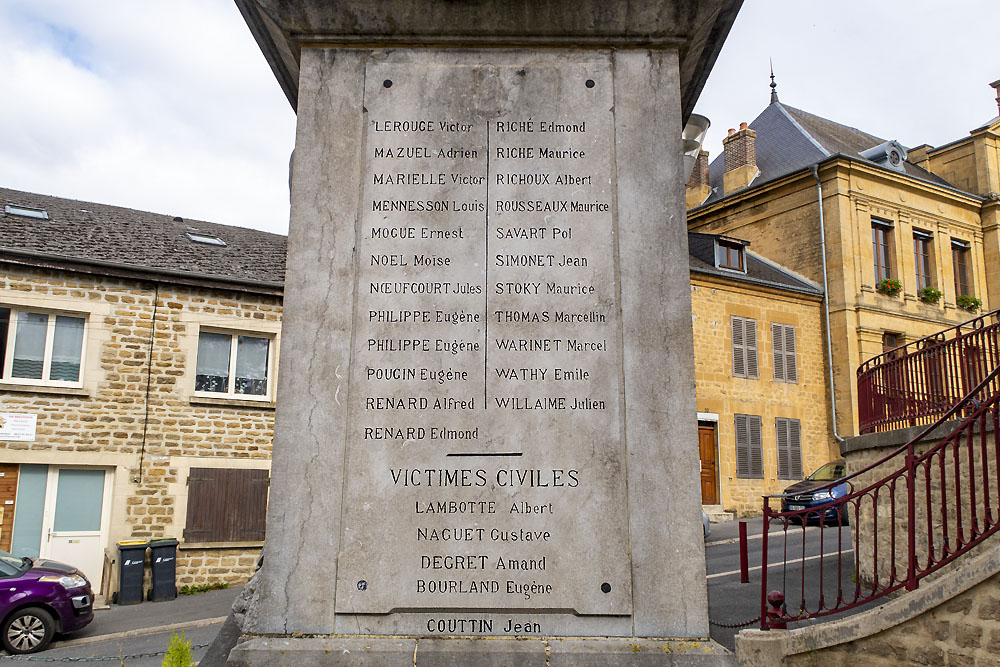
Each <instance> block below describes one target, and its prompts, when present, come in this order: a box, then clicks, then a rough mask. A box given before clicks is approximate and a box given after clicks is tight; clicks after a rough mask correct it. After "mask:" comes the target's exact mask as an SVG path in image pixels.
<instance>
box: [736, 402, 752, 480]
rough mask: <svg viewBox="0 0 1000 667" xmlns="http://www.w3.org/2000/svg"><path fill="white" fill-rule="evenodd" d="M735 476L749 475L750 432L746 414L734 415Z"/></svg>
mask: <svg viewBox="0 0 1000 667" xmlns="http://www.w3.org/2000/svg"><path fill="white" fill-rule="evenodd" d="M736 476H737V477H750V434H749V433H748V431H747V415H736Z"/></svg>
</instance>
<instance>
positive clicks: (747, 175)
mask: <svg viewBox="0 0 1000 667" xmlns="http://www.w3.org/2000/svg"><path fill="white" fill-rule="evenodd" d="M722 148H723V150H724V154H725V163H726V170H725V172H724V173H723V174H722V192H723V193H724V194H727V195H728V194H729V193H731V192H735V191H736V190H742V189H743V188H745V187H747V186H748V185H750V184H751V183H752V182H753V179H755V178H757V174H759V173H760V170H759V169H757V133H756V132H754V131H753V130H751V129H749V128H748V127H747V124H746V123H740V129H739V130H738V131H737V130H733V129H730V130H729V136H728V137H726V138H725V139H723V140H722Z"/></svg>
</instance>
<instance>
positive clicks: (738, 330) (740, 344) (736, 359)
mask: <svg viewBox="0 0 1000 667" xmlns="http://www.w3.org/2000/svg"><path fill="white" fill-rule="evenodd" d="M731 322H732V329H733V376H734V377H738V378H745V377H746V376H747V364H746V358H747V357H746V348H745V345H744V339H745V336H744V333H743V322H744V319H743V318H742V317H733V318H732V320H731Z"/></svg>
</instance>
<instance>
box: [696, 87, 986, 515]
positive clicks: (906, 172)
mask: <svg viewBox="0 0 1000 667" xmlns="http://www.w3.org/2000/svg"><path fill="white" fill-rule="evenodd" d="M998 83H1000V82H998ZM998 139H1000V117H998V118H994V119H993V120H991V121H989V122H988V123H986V124H985V125H983V126H982V127H980V128H977V129H976V130H973V131H972V132H971V133H970V136H969V137H968V138H966V139H962V140H959V141H956V142H953V143H950V144H947V145H946V146H942V147H940V148H936V149H935V148H932V147H930V146H926V145H925V146H920V147H917V148H914V149H910V150H909V151H907V149H906V148H904V147H903V146H901V145H900V144H899V143H898V142H896V141H887V140H885V139H882V138H880V137H876V136H874V135H871V134H868V133H866V132H863V131H861V130H858V129H856V128H852V127H847V126H845V125H841V124H839V123H836V122H833V121H831V120H828V119H825V118H821V117H819V116H816V115H814V114H811V113H808V112H805V111H802V110H800V109H796V108H794V107H791V106H788V105H786V104H783V103H782V102H780V101H779V99H778V95H777V93H776V92H774V88H773V87H772V94H771V100H770V103H769V104H768V106H767V107H766V108H765V109H764V110H763V111H762V112H761V113H760V115H759V116H758V117H757V118H756V119H755V120H754V121H753V122H752V123H750V124H749V125H747V124H746V123H743V124H742V125H740V127H739V129H738V130H737V129H733V130H730V132H729V135H728V136H727V137H726V138H725V139H724V140H723V148H724V152H723V155H721V156H719V157H718V158H716V159H715V160H713V161H712V162H711V164H709V160H708V153H707V152H705V151H702V152H701V154H700V155H699V157H698V160H697V162H696V164H695V168H694V171H693V173H692V176H691V180H690V181H689V183H688V187H687V203H688V207H689V210H688V229H689V230H690V231H692V232H698V233H703V234H710V235H714V236H718V237H722V238H737V239H741V240H742V241H744V242H747V243H749V248H753V250H754V252H756V253H758V254H759V255H760V256H762V257H766V258H767V259H768V260H771V261H773V262H778V263H780V265H781V266H783V267H786V268H787V270H788V271H790V272H793V273H794V275H797V276H799V277H802V278H804V279H805V280H807V281H809V282H810V283H811V284H813V285H816V286H817V287H819V290H820V294H822V293H823V292H824V291H825V292H826V294H827V297H828V298H827V303H823V304H821V305H820V308H821V310H823V311H825V310H826V309H827V308H828V309H829V313H828V315H827V313H826V312H822V314H821V317H823V318H824V319H825V318H826V317H827V316H828V317H829V327H830V348H831V351H832V354H831V355H827V352H826V349H825V347H826V340H825V338H826V336H825V330H826V327H825V326H824V325H823V323H822V321H821V322H820V325H821V326H820V330H819V336H820V339H819V340H817V341H811V342H810V344H813V343H815V345H816V346H817V347H816V348H813V349H816V350H817V351H820V352H821V353H822V354H823V358H822V359H821V360H820V363H824V364H825V365H826V368H827V369H829V368H830V366H831V365H832V369H833V386H834V396H835V405H836V408H835V413H836V422H835V426H836V429H835V430H834V431H832V433H831V432H827V433H826V434H825V435H824V434H822V433H819V434H816V435H815V437H817V438H820V439H821V440H822V442H821V443H816V447H815V451H823V450H828V451H830V456H831V458H833V457H835V456H836V454H837V448H836V447H835V446H831V445H832V444H833V443H834V441H835V440H836V437H837V436H841V437H846V436H850V435H855V434H857V432H858V430H857V426H858V413H857V410H858V408H857V406H858V400H857V398H858V397H857V385H856V379H855V378H856V371H857V369H858V366H859V365H860V364H861V363H862V362H863V361H865V360H867V359H869V358H871V357H874V356H876V355H879V354H881V353H882V352H884V351H887V350H890V349H892V348H895V347H897V346H899V345H903V344H905V343H906V342H907V341H912V340H916V339H919V338H922V337H924V336H926V335H929V334H931V333H934V332H937V331H939V330H941V329H944V328H947V327H949V326H952V325H955V324H958V323H961V322H963V321H965V320H968V319H970V318H971V317H973V316H974V315H975V314H976V312H978V311H979V310H980V309H982V310H983V311H985V310H988V309H989V308H990V302H991V298H992V300H993V301H996V299H997V298H998V295H1000V232H998V227H1000V224H998V217H1000V216H998V211H1000V201H998V199H1000V197H998V195H997V192H998V191H1000V185H998V182H1000V170H998V164H1000V161H998V155H1000V153H998V146H1000V143H998ZM820 201H822V210H820V205H819V202H820ZM824 249H825V260H826V261H825V264H824V254H823V253H824ZM695 282H696V276H695V274H694V273H693V274H692V284H693V285H694V284H695ZM935 292H937V293H938V294H935ZM973 298H974V299H978V301H979V302H981V304H979V305H978V307H977V304H976V302H975V301H974V300H973ZM970 301H971V302H972V305H971V306H969V307H963V306H965V305H968V304H969V303H970ZM994 305H995V304H994ZM694 311H695V313H696V314H697V313H698V311H699V307H698V306H694ZM714 312H715V313H718V315H720V316H721V314H722V310H721V308H720V307H716V308H715V309H714ZM725 335H726V341H725V343H724V344H723V343H722V341H719V342H718V343H714V345H715V347H721V348H723V349H724V350H726V349H729V348H730V347H732V346H734V345H735V343H734V341H733V334H732V332H730V331H728V330H727V331H726V334H725ZM704 336H705V334H704V332H702V331H701V330H700V328H699V326H698V324H697V322H696V325H695V349H696V350H701V349H703V347H704V346H703V345H702V344H701V342H700V341H701V339H702V337H704ZM803 349H804V346H803V345H801V344H800V346H799V351H800V352H802V351H803ZM830 357H832V363H831V358H830ZM728 373H729V376H730V378H731V379H729V382H730V383H735V384H737V385H738V384H739V383H740V382H743V381H745V380H739V379H738V377H739V376H738V375H737V374H736V373H734V372H733V371H732V370H729V371H728ZM697 384H698V386H697V389H696V392H697V394H698V397H699V399H698V400H699V405H701V404H702V401H703V396H705V395H706V394H707V392H708V389H709V385H708V384H707V383H706V381H705V380H704V379H699V380H698V383H697ZM822 390H823V391H822V393H823V394H825V397H821V396H819V395H818V394H817V395H816V396H815V398H816V400H820V401H822V405H824V406H826V409H827V411H828V417H827V420H828V421H829V412H830V403H831V401H830V399H829V396H830V382H829V381H827V382H825V383H824V385H823V387H822ZM727 391H729V390H727ZM758 391H759V392H762V393H765V394H766V395H768V398H771V397H773V396H774V394H773V392H772V391H771V388H770V387H768V388H766V389H765V388H764V387H760V388H758ZM797 399H805V397H804V396H798V397H793V396H789V397H788V398H787V408H785V409H788V408H791V406H792V405H794V404H795V401H796V400H797ZM778 400H779V402H784V401H785V400H786V399H778ZM699 409H701V408H699ZM731 420H732V416H730V415H726V418H725V419H723V418H722V417H721V416H720V422H719V423H720V426H719V429H718V436H717V437H718V441H719V443H720V444H719V450H718V455H719V457H720V458H721V459H724V458H726V457H732V456H735V454H734V453H733V452H735V451H736V449H738V446H739V445H738V444H737V445H736V447H734V442H735V439H734V437H733V436H731V435H728V434H727V433H726V432H725V430H724V429H723V427H722V426H721V425H722V424H724V423H728V421H731ZM831 436H832V437H831ZM727 450H728V451H729V452H730V453H729V454H726V453H725V452H726V451H727ZM765 467H766V466H765ZM803 472H806V473H808V470H804V471H803ZM726 482H728V479H724V478H722V477H721V476H720V483H723V485H725V483H726ZM779 486H780V485H779ZM772 488H773V487H772ZM778 490H780V489H778ZM737 495H738V494H735V493H734V492H730V493H723V497H724V500H725V499H727V498H728V499H729V500H728V503H731V504H725V502H724V504H725V506H726V509H743V507H744V505H742V504H741V503H740V501H738V500H736V497H737ZM756 504H757V506H759V498H758V499H757V503H756Z"/></svg>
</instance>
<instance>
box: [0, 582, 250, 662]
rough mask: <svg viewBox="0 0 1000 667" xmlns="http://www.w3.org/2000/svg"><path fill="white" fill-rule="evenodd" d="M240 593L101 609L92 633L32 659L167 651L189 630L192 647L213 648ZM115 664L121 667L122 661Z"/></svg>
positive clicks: (57, 644) (235, 590)
mask: <svg viewBox="0 0 1000 667" xmlns="http://www.w3.org/2000/svg"><path fill="white" fill-rule="evenodd" d="M240 590H241V588H240V587H236V588H228V589H225V590H219V591H208V592H207V593H198V594H196V595H182V596H179V597H178V598H177V599H176V600H171V601H169V602H143V603H141V604H139V605H132V606H127V607H119V606H117V605H112V606H111V609H99V610H97V611H96V612H95V617H94V620H93V622H92V623H91V624H90V625H88V626H87V627H86V628H84V629H83V630H81V631H80V632H75V633H73V634H71V635H67V636H66V637H63V638H61V640H60V641H56V642H54V643H53V644H52V645H51V647H50V648H49V649H48V650H46V651H43V652H42V653H39V654H37V655H34V656H27V657H30V658H33V660H31V662H37V661H38V659H40V658H53V659H61V658H67V657H73V658H91V659H94V658H105V657H115V658H117V656H119V655H121V656H137V655H139V654H147V653H158V652H161V651H164V650H165V649H166V648H167V643H168V641H169V639H170V631H171V630H170V629H171V628H175V629H177V631H181V630H183V632H184V634H185V638H186V639H187V640H189V641H190V642H191V643H192V645H195V646H198V645H204V646H205V647H207V645H208V644H210V643H211V642H212V640H213V639H214V638H215V635H216V633H218V631H219V628H221V627H222V622H223V620H224V619H225V617H226V616H227V615H228V614H229V610H230V608H231V607H232V604H233V600H234V599H236V596H237V595H239V593H240ZM205 650H206V649H205V648H200V649H197V650H195V651H194V657H195V659H196V660H198V659H200V658H201V656H202V655H204V653H205ZM0 662H4V663H10V664H14V663H15V662H27V661H26V660H25V658H24V657H21V658H18V657H10V656H6V655H0ZM95 662H96V660H95ZM102 662H104V661H102ZM109 662H110V663H111V664H116V661H109ZM162 662H163V656H162V654H161V655H156V656H147V657H133V658H128V659H126V660H125V664H126V665H128V667H153V666H154V665H155V666H156V667H159V665H161V664H162Z"/></svg>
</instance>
